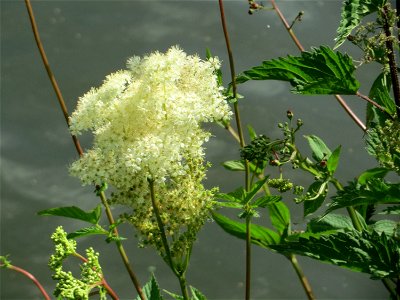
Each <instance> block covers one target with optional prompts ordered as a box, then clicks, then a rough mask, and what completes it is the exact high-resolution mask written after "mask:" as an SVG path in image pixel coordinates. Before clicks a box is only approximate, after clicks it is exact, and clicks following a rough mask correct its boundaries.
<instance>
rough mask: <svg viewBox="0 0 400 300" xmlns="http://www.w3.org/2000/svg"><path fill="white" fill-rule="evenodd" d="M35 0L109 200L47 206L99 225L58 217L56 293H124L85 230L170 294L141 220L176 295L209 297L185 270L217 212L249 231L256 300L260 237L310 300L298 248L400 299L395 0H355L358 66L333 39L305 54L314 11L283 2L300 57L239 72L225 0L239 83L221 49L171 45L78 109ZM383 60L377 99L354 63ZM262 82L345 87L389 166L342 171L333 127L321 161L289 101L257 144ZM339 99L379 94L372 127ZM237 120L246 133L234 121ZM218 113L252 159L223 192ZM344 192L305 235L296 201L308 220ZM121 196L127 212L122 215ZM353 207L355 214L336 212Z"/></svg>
mask: <svg viewBox="0 0 400 300" xmlns="http://www.w3.org/2000/svg"><path fill="white" fill-rule="evenodd" d="M26 4H27V8H28V12H29V15H30V17H31V21H32V25H33V29H34V33H35V37H36V40H37V42H38V45H39V46H40V47H39V49H40V51H41V54H42V57H43V61H44V63H45V65H46V69H47V71H48V73H49V75H50V78H51V80H52V83H53V86H54V87H55V90H56V92H57V96H58V99H59V101H60V104H61V106H62V108H63V111H64V115H65V116H66V120H67V122H68V125H69V128H70V130H71V134H72V136H73V140H74V143H75V146H76V149H77V151H78V153H79V155H80V158H79V159H78V160H77V161H76V162H74V163H73V164H72V165H71V167H70V173H71V175H73V176H75V177H78V178H79V179H80V180H81V181H82V183H83V184H93V185H95V187H96V190H95V192H96V194H97V195H98V196H99V198H100V200H101V205H98V206H97V207H96V208H94V209H93V210H92V211H84V210H82V209H80V208H78V207H75V206H72V207H71V206H66V207H58V208H52V209H46V210H44V211H41V212H39V214H40V215H52V216H63V217H67V218H74V219H78V220H81V221H85V222H87V223H88V224H89V226H87V227H84V228H82V229H79V230H77V231H75V232H72V233H69V234H67V233H66V232H65V231H64V230H63V229H62V227H58V228H57V229H56V231H55V233H54V234H53V236H52V240H53V242H54V243H55V253H54V254H53V255H52V256H51V258H50V262H49V266H50V268H51V270H52V271H53V272H54V275H53V279H54V280H56V281H57V286H56V290H55V291H54V295H55V296H56V297H57V298H58V299H88V298H89V297H91V296H94V295H95V294H98V296H99V297H100V299H106V298H107V297H108V296H109V297H111V298H113V299H118V296H117V293H116V292H115V291H113V290H112V288H111V287H110V286H109V285H108V283H107V281H106V280H105V278H104V276H103V272H102V269H101V266H100V264H99V261H98V257H99V253H96V252H95V250H93V248H89V249H87V250H86V256H83V255H81V254H79V253H77V252H76V244H77V241H76V239H77V238H80V237H84V236H88V235H93V234H99V235H105V236H106V240H107V241H108V242H114V243H115V244H116V245H117V248H118V250H119V253H120V255H121V258H122V260H123V261H124V264H125V267H126V270H127V271H128V274H129V276H130V278H131V279H132V282H133V284H134V286H135V288H136V290H137V293H138V297H137V299H142V300H144V299H163V295H162V292H161V289H160V288H159V286H158V284H157V281H156V279H155V277H154V276H153V277H152V278H151V279H150V281H149V282H148V283H147V284H146V285H145V286H144V287H143V288H142V287H141V285H140V283H139V280H138V278H137V277H136V275H135V273H134V272H133V269H132V267H131V265H130V262H129V260H128V257H127V255H126V252H125V250H124V247H123V238H122V237H120V236H119V234H118V231H117V227H118V225H119V224H121V223H128V224H131V225H133V227H134V228H135V230H136V234H137V235H138V237H139V241H140V246H143V247H146V246H151V247H154V248H155V249H156V250H157V252H158V253H159V254H160V256H161V257H162V259H163V260H164V261H165V263H166V264H167V265H168V267H169V268H170V269H171V271H172V273H173V274H174V275H175V276H176V277H177V279H178V281H179V284H180V287H181V294H180V295H178V294H175V293H171V292H168V294H169V295H170V296H171V297H173V298H175V299H185V300H187V299H196V300H197V299H206V297H205V296H204V295H203V294H202V293H201V292H200V291H199V290H197V289H196V288H194V287H191V286H190V287H188V285H187V282H186V276H185V275H186V271H187V268H188V265H189V260H190V256H191V251H192V247H193V242H194V241H195V240H196V237H197V233H198V232H199V230H200V228H201V227H202V225H203V224H204V222H205V221H206V220H207V219H210V218H213V219H214V220H215V223H216V224H218V225H219V226H220V227H221V228H222V229H223V230H224V231H226V232H227V233H229V234H230V235H233V236H235V237H237V238H240V239H243V240H245V249H246V294H245V299H250V292H251V265H252V257H251V248H252V245H256V246H259V247H262V248H265V249H267V250H270V251H273V252H276V253H279V254H281V255H284V256H285V257H287V258H288V259H289V261H290V263H291V264H292V265H293V267H294V268H295V270H296V273H297V274H298V277H299V280H300V282H301V284H302V285H303V287H304V290H305V293H306V295H307V297H308V298H309V299H315V296H314V294H313V291H312V288H311V286H310V284H309V282H308V280H307V278H306V276H305V274H304V273H303V271H302V269H301V267H300V265H299V263H298V261H297V259H296V255H303V256H307V257H310V258H313V259H316V260H319V261H321V262H326V263H330V264H333V265H337V266H339V267H343V268H347V269H350V270H352V271H357V272H364V273H368V274H370V276H371V278H372V279H374V280H381V281H382V282H383V284H384V287H385V288H386V289H387V290H388V292H389V295H390V298H391V299H400V222H399V219H398V214H399V212H400V183H399V182H396V180H398V176H399V175H400V121H399V117H400V87H399V80H398V68H397V66H396V60H395V57H396V55H395V54H396V51H397V50H398V35H397V34H398V31H397V27H396V24H397V22H398V21H399V20H398V17H397V16H396V12H395V10H394V9H392V8H391V6H390V4H389V2H388V1H386V0H346V1H345V2H344V3H343V8H342V18H341V21H340V25H339V28H338V34H337V38H336V40H335V46H334V49H335V48H339V47H340V46H341V45H342V44H343V43H344V42H345V41H346V40H347V41H349V42H351V43H353V44H354V45H356V46H357V47H359V48H360V49H361V50H362V51H361V52H362V58H361V61H359V62H357V65H356V63H355V61H354V60H353V59H352V58H351V57H350V56H348V55H347V54H345V53H341V52H339V51H335V50H334V49H332V48H330V47H328V46H320V47H318V48H313V49H311V50H310V51H305V49H303V47H302V46H301V44H300V42H299V41H298V39H297V38H296V36H295V35H294V32H293V28H292V27H293V25H294V23H295V22H297V21H300V20H301V16H302V14H303V12H300V13H299V15H298V16H297V17H296V19H295V20H294V22H293V23H292V24H291V25H289V23H288V22H287V21H286V20H285V18H284V17H283V14H282V13H281V12H280V10H279V8H278V6H277V5H276V3H275V1H273V0H271V1H270V4H271V6H272V9H273V10H275V11H276V12H277V14H278V16H279V17H280V18H281V20H282V22H283V24H284V26H285V27H286V29H287V31H288V33H289V34H290V36H291V37H292V39H293V41H294V42H295V43H296V45H297V46H298V48H299V50H300V51H301V53H300V55H299V56H287V57H281V58H278V59H273V60H268V61H264V62H262V64H260V65H259V66H256V67H253V68H251V69H250V70H247V71H243V72H241V73H240V74H239V75H237V74H236V73H235V68H234V59H233V54H232V50H231V46H230V42H229V34H228V29H227V26H226V22H225V14H224V9H223V3H222V1H221V0H219V5H220V12H221V22H222V27H223V31H224V35H225V41H226V45H227V50H228V56H229V63H230V70H231V74H230V75H231V83H230V84H229V86H228V87H226V88H224V87H223V85H222V82H223V80H222V72H221V71H220V62H219V60H218V58H216V57H212V55H211V53H210V51H207V58H206V59H205V60H202V59H200V58H199V57H197V56H189V55H187V54H185V53H184V52H183V51H182V50H181V49H179V48H178V47H172V48H170V50H168V51H167V53H165V54H163V53H158V52H156V53H153V54H150V55H147V56H145V57H143V58H139V57H133V58H131V59H130V60H129V61H128V63H127V69H126V70H123V71H118V72H116V73H114V74H111V75H109V76H108V77H107V78H106V80H105V81H104V83H103V85H102V86H101V87H99V88H96V89H92V90H90V91H89V92H88V93H87V94H85V95H84V96H83V97H81V98H80V99H79V101H78V106H77V108H76V110H75V111H74V113H73V114H72V115H71V116H69V115H68V113H67V110H66V107H65V104H64V101H63V99H62V95H61V93H60V92H59V89H58V86H57V83H56V81H55V79H54V76H52V73H51V69H50V67H49V65H48V62H47V59H46V55H45V53H44V50H43V47H41V42H40V39H39V35H38V32H37V28H36V24H35V20H34V17H33V12H32V8H31V6H30V2H29V0H26ZM261 10H269V7H266V6H264V5H262V4H260V3H257V2H255V1H252V0H250V1H249V13H250V14H253V13H255V12H256V11H261ZM372 14H374V15H375V16H376V18H375V21H374V22H368V23H365V22H363V19H364V17H366V16H369V15H372ZM370 62H376V63H379V64H380V65H381V69H380V70H381V72H380V73H379V74H376V80H375V81H374V83H373V84H372V87H371V88H370V90H369V93H368V96H367V95H364V94H362V93H361V90H363V89H365V88H364V87H360V83H359V82H358V80H357V79H356V78H355V75H354V73H355V70H356V68H362V65H363V64H366V63H370ZM250 80H280V81H286V82H288V83H290V85H291V86H292V90H291V91H292V92H293V93H296V94H303V95H334V96H335V97H336V99H337V100H338V101H339V102H340V103H341V105H342V106H343V107H344V109H345V110H346V111H347V113H348V114H349V116H350V117H351V118H353V120H354V121H355V123H356V124H357V125H358V126H359V127H360V128H361V129H362V131H363V132H364V133H363V134H364V136H365V148H366V151H367V152H368V153H369V154H370V155H372V156H374V157H375V158H376V160H377V163H378V165H377V166H371V168H370V169H367V170H365V171H364V172H362V173H361V174H360V175H359V176H358V177H357V178H356V179H354V180H353V181H351V182H348V183H347V184H346V185H343V183H341V182H340V180H339V179H338V178H337V177H336V176H335V171H336V169H337V168H338V165H339V160H340V155H341V146H340V145H338V146H337V147H335V148H334V149H330V148H329V147H328V146H327V145H326V144H325V143H324V141H323V140H322V139H321V138H320V137H317V136H315V135H312V134H308V135H304V137H305V138H306V140H307V141H308V144H309V147H310V148H311V151H312V157H311V158H309V157H307V156H306V155H305V154H304V150H302V149H300V148H299V147H298V145H297V138H298V137H297V135H298V134H299V133H300V132H301V129H302V125H303V121H302V120H301V119H295V118H294V113H293V112H292V111H290V110H289V111H287V112H286V117H287V121H286V122H283V123H279V124H278V127H279V128H280V130H281V132H282V135H281V136H280V137H274V136H270V135H268V133H264V132H263V134H258V133H256V130H255V129H253V127H251V126H250V125H248V126H247V128H248V129H249V134H248V136H249V137H250V140H249V141H248V142H246V141H245V139H244V133H243V125H242V123H241V120H240V112H239V100H238V99H239V95H238V93H237V89H238V85H241V84H245V83H246V82H248V81H250ZM340 95H357V96H358V97H360V98H361V99H362V100H366V101H367V103H366V107H367V119H366V122H365V125H364V122H362V121H361V120H360V119H359V118H357V116H356V115H355V114H354V113H353V112H352V111H351V110H350V108H349V107H348V106H347V104H346V102H345V101H344V99H343V98H342V97H341V96H340ZM240 101H244V100H240ZM229 104H231V106H232V107H233V113H232V112H231V109H230V107H229ZM232 115H233V116H232ZM231 119H233V122H234V123H235V124H236V129H234V128H233V127H232V126H231V124H230V123H231ZM205 122H218V123H219V124H220V125H221V126H223V127H224V128H226V129H227V132H229V133H230V134H231V135H232V136H233V138H234V139H236V140H237V141H238V148H239V149H240V152H239V153H240V156H239V157H238V159H237V160H232V161H226V162H224V163H223V165H224V167H225V168H226V169H227V170H229V171H234V172H243V174H244V182H245V184H244V186H243V187H238V188H237V189H235V190H234V191H231V192H220V191H218V189H217V188H214V189H211V190H207V189H206V188H205V187H204V186H203V184H202V182H203V180H204V178H205V175H206V171H207V167H208V163H207V162H206V161H205V158H204V155H205V153H204V147H203V144H204V143H205V142H206V141H207V140H208V138H209V137H210V133H209V132H207V131H205V130H204V129H203V127H202V124H203V123H205ZM83 131H91V132H92V133H93V136H94V142H93V147H92V148H91V149H90V150H88V151H86V152H85V153H84V152H83V150H82V148H81V147H80V144H79V141H78V138H77V135H79V134H80V133H81V132H83ZM257 131H258V130H257ZM261 132H262V129H261ZM289 167H290V168H293V169H296V170H297V172H305V173H306V174H309V175H310V184H309V186H308V187H307V188H304V187H302V186H301V185H298V184H296V183H295V182H294V181H293V180H292V179H291V178H289V177H287V176H286V175H285V170H286V169H287V168H289ZM274 174H279V175H278V176H276V175H274ZM389 178H390V179H391V180H392V181H395V182H392V181H390V180H389ZM108 186H110V188H108ZM331 189H333V190H334V192H333V194H332V195H333V196H330V202H329V203H328V208H327V209H326V210H325V211H323V212H322V214H321V215H317V216H314V217H313V218H311V219H310V221H309V222H308V223H307V226H306V228H304V230H303V231H293V230H292V229H291V224H292V222H291V213H290V210H289V208H288V205H287V198H289V199H291V198H294V201H295V202H296V203H297V204H298V205H302V206H303V208H304V210H303V211H304V217H306V216H309V215H312V214H316V213H318V212H320V211H321V209H322V208H323V204H326V203H327V201H329V199H327V198H328V190H331ZM106 193H107V196H106ZM290 193H293V194H294V196H290V195H288V194H290ZM289 201H292V200H289ZM110 205H118V206H121V207H123V208H125V209H126V211H125V213H123V214H121V215H120V216H119V218H118V220H117V221H115V220H114V217H113V215H112V213H111V210H110ZM101 206H103V207H104V210H105V212H106V215H107V218H108V221H109V223H110V224H109V225H107V226H105V225H101V224H99V220H100V217H101V212H102V208H101ZM221 208H223V209H221ZM343 208H344V209H346V210H347V213H348V214H347V215H346V214H339V213H337V210H338V209H343ZM226 209H235V210H237V211H238V219H234V218H232V217H228V216H226ZM263 210H266V211H267V215H268V216H269V218H270V221H271V227H265V226H262V225H258V224H256V222H255V218H257V217H259V215H260V214H259V211H263ZM70 256H72V257H77V258H78V259H80V260H81V261H82V262H83V263H82V264H81V276H80V277H79V278H78V277H77V276H76V275H74V274H73V273H72V272H71V271H65V270H64V268H63V261H64V260H65V259H67V258H68V257H70ZM1 265H2V266H3V267H5V268H8V269H12V270H16V271H19V272H22V273H24V274H25V275H27V276H28V277H30V278H31V279H32V280H33V281H34V282H35V283H36V284H37V285H38V287H39V288H40V290H41V292H42V294H43V295H44V297H45V298H46V299H50V297H49V296H48V295H47V293H46V292H45V291H44V289H43V287H41V285H40V283H39V282H38V281H37V280H36V279H35V278H34V277H33V276H32V275H31V274H29V273H28V272H27V271H25V270H23V269H20V268H18V267H16V266H14V265H12V264H11V262H10V261H9V259H8V258H7V257H2V263H1Z"/></svg>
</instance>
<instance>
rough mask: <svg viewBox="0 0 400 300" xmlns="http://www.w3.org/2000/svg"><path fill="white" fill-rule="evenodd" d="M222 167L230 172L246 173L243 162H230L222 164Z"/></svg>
mask: <svg viewBox="0 0 400 300" xmlns="http://www.w3.org/2000/svg"><path fill="white" fill-rule="evenodd" d="M222 166H223V167H224V168H225V169H227V170H230V171H244V170H245V167H244V163H243V161H242V160H229V161H226V162H224V163H222Z"/></svg>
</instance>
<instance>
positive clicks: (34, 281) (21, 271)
mask: <svg viewBox="0 0 400 300" xmlns="http://www.w3.org/2000/svg"><path fill="white" fill-rule="evenodd" d="M0 266H1V267H2V266H3V265H2V264H0ZM6 268H7V269H10V270H13V271H16V272H18V273H21V274H22V275H24V276H25V277H28V278H29V279H30V280H32V282H33V283H34V284H35V285H36V286H37V287H38V289H39V290H40V292H41V293H42V295H43V297H44V299H46V300H51V298H50V296H49V295H48V294H47V292H46V290H45V289H44V287H43V286H42V284H41V283H40V282H39V280H37V278H36V277H35V276H33V275H32V274H31V273H29V272H28V271H26V270H24V269H22V268H20V267H17V266H14V265H7V266H6Z"/></svg>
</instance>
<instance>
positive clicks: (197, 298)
mask: <svg viewBox="0 0 400 300" xmlns="http://www.w3.org/2000/svg"><path fill="white" fill-rule="evenodd" d="M190 291H191V292H192V295H193V297H192V300H207V298H206V296H204V295H203V294H202V293H201V292H200V291H199V290H198V289H196V288H194V287H193V286H191V287H190Z"/></svg>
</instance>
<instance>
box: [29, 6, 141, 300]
mask: <svg viewBox="0 0 400 300" xmlns="http://www.w3.org/2000/svg"><path fill="white" fill-rule="evenodd" d="M25 4H26V8H27V10H28V15H29V19H30V21H31V26H32V31H33V35H34V37H35V41H36V45H37V47H38V49H39V52H40V56H41V57H42V61H43V64H44V66H45V68H46V71H47V75H48V77H49V79H50V82H51V84H52V86H53V89H54V91H55V93H56V95H57V99H58V102H59V104H60V107H61V110H62V112H63V115H64V118H65V121H66V123H67V126H68V127H69V114H68V109H67V106H66V104H65V101H64V98H63V96H62V93H61V90H60V88H59V87H58V84H57V81H56V78H55V76H54V74H53V72H52V70H51V68H50V64H49V61H48V59H47V55H46V52H45V51H44V47H43V44H42V42H41V39H40V35H39V30H38V28H37V25H36V21H35V16H34V14H33V9H32V6H31V3H30V0H25ZM72 140H73V142H74V145H75V148H76V151H77V152H78V154H79V156H82V155H83V149H82V147H81V145H80V143H79V140H78V138H77V137H76V136H75V135H72ZM100 195H102V196H101V197H100V198H101V201H102V204H103V206H104V208H105V211H106V214H107V218H108V221H109V223H110V224H111V225H112V224H114V223H115V222H114V218H113V215H112V213H111V209H110V207H109V205H108V203H107V200H106V198H105V195H104V192H101V193H100ZM113 232H114V234H115V236H117V237H118V231H117V229H116V228H114V230H113ZM116 244H117V248H118V251H119V253H120V255H121V258H122V260H123V262H124V265H125V268H126V270H127V271H128V273H129V276H130V278H131V280H132V282H133V284H134V286H135V288H136V291H137V292H138V294H139V296H140V298H141V299H142V300H146V296H145V295H144V293H143V291H142V288H141V286H140V284H139V281H138V279H137V277H136V274H135V273H134V271H133V269H132V266H131V265H130V263H129V260H128V257H127V255H126V253H125V250H124V248H123V246H122V243H121V242H120V241H119V240H117V242H116Z"/></svg>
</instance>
